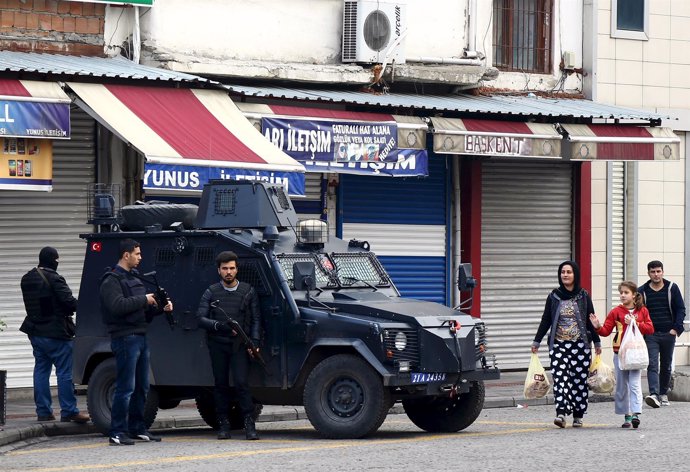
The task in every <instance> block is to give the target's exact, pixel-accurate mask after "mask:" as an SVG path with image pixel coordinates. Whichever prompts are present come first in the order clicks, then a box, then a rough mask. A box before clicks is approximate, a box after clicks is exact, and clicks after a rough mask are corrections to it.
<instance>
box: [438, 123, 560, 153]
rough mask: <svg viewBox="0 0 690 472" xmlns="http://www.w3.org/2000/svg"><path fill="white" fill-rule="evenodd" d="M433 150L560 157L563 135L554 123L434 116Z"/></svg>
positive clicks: (440, 151)
mask: <svg viewBox="0 0 690 472" xmlns="http://www.w3.org/2000/svg"><path fill="white" fill-rule="evenodd" d="M431 122H432V124H433V133H434V152H436V153H439V154H467V155H479V156H513V157H541V158H560V157H561V139H562V137H561V135H560V134H559V133H558V132H557V131H556V128H555V127H554V126H553V125H552V124H545V123H523V122H512V121H497V120H474V119H458V118H431Z"/></svg>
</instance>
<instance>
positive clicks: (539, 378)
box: [524, 353, 551, 399]
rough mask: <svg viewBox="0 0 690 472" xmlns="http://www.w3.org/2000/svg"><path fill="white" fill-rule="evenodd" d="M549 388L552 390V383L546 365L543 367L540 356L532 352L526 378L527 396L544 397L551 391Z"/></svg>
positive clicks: (525, 391)
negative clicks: (547, 375) (545, 369)
mask: <svg viewBox="0 0 690 472" xmlns="http://www.w3.org/2000/svg"><path fill="white" fill-rule="evenodd" d="M549 390H551V383H550V382H549V379H548V377H546V372H545V371H544V367H542V365H541V361H540V360H539V357H538V356H537V355H536V354H534V353H532V358H531V359H530V361H529V369H527V378H526V379H525V390H524V395H525V398H527V399H532V398H542V397H543V396H544V395H546V394H547V393H549Z"/></svg>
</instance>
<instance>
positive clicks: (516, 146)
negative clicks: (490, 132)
mask: <svg viewBox="0 0 690 472" xmlns="http://www.w3.org/2000/svg"><path fill="white" fill-rule="evenodd" d="M529 142H530V140H528V139H525V138H516V137H513V136H476V135H472V134H468V135H466V136H465V152H466V153H467V154H505V155H510V156H521V155H523V154H529V151H528V150H527V148H528V147H530V146H528V145H529Z"/></svg>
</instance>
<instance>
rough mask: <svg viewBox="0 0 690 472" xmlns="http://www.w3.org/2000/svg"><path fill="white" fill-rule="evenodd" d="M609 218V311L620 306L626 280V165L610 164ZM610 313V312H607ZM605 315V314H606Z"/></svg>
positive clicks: (621, 163) (608, 164)
mask: <svg viewBox="0 0 690 472" xmlns="http://www.w3.org/2000/svg"><path fill="white" fill-rule="evenodd" d="M607 166H608V174H609V179H608V180H609V208H608V213H609V216H608V218H607V220H608V221H610V222H611V224H610V227H609V228H608V229H607V232H608V238H607V240H608V243H607V248H606V249H607V252H608V256H609V257H608V260H609V261H610V266H609V269H608V272H609V297H608V300H607V305H608V307H609V309H611V308H613V307H614V306H617V305H619V304H620V298H619V296H618V284H619V283H621V282H622V281H623V280H624V279H625V213H626V212H625V163H624V162H609V163H607ZM607 311H608V310H607ZM604 315H605V314H604Z"/></svg>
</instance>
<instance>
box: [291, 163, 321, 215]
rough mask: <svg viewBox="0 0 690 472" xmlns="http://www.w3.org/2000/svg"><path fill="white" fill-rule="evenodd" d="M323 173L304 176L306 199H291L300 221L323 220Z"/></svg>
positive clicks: (310, 173)
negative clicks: (309, 219)
mask: <svg viewBox="0 0 690 472" xmlns="http://www.w3.org/2000/svg"><path fill="white" fill-rule="evenodd" d="M322 175H323V174H321V173H316V172H307V173H305V174H304V197H291V199H292V204H293V206H294V207H295V211H296V212H297V216H298V217H299V218H300V219H308V218H316V219H319V218H321V211H322V209H323V203H322V202H321V178H322Z"/></svg>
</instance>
